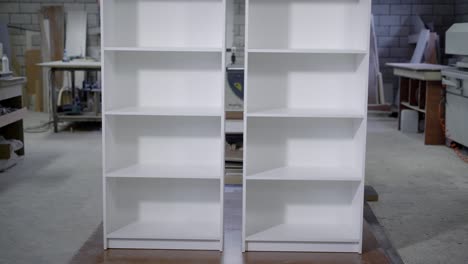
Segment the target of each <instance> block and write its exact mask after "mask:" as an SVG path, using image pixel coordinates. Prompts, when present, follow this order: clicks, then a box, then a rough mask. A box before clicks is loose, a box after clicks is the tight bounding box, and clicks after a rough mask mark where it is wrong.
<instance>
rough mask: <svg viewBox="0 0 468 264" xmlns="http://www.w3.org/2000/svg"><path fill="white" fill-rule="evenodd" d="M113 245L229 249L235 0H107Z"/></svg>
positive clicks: (107, 237) (107, 195)
mask: <svg viewBox="0 0 468 264" xmlns="http://www.w3.org/2000/svg"><path fill="white" fill-rule="evenodd" d="M101 7H102V10H103V12H102V14H103V15H102V18H101V19H102V20H101V25H102V26H103V28H102V36H103V37H102V54H103V112H104V118H103V162H104V164H103V175H104V176H103V186H104V197H103V198H104V247H105V248H153V249H200V250H222V248H223V230H222V228H223V186H224V179H223V175H224V119H225V116H224V110H223V109H224V75H225V67H224V65H225V59H224V58H225V40H224V35H225V8H226V3H225V0H177V1H173V0H134V1H128V0H101Z"/></svg>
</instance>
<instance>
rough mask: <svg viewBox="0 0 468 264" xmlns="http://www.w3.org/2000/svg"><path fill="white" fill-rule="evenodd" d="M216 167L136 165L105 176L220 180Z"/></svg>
mask: <svg viewBox="0 0 468 264" xmlns="http://www.w3.org/2000/svg"><path fill="white" fill-rule="evenodd" d="M220 176H221V170H220V168H218V167H216V166H203V165H188V164H179V165H163V164H136V165H132V166H129V167H125V168H122V169H118V170H114V171H111V172H109V173H107V174H106V177H109V178H168V179H171V178H172V179H220V178H221V177H220Z"/></svg>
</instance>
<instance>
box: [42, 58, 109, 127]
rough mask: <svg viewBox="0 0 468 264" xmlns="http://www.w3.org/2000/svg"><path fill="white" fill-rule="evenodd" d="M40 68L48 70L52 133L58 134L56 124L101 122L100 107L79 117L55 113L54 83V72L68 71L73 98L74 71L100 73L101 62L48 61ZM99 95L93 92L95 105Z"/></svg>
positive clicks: (73, 96)
mask: <svg viewBox="0 0 468 264" xmlns="http://www.w3.org/2000/svg"><path fill="white" fill-rule="evenodd" d="M38 65H39V66H41V67H45V68H49V69H50V82H49V85H50V90H51V93H50V96H51V102H52V103H51V104H52V110H51V111H52V120H53V124H54V132H58V122H61V121H63V122H66V121H68V122H90V121H91V122H92V121H101V110H100V107H98V106H96V107H95V108H94V111H92V112H83V113H82V114H80V115H66V114H59V113H58V112H57V87H56V83H55V74H56V72H59V71H60V72H64V71H68V72H70V75H71V94H72V98H75V94H76V87H75V72H76V71H85V72H90V71H101V62H96V61H83V60H74V61H70V62H63V61H50V62H44V63H40V64H38ZM99 96H100V93H97V92H94V98H95V105H99V103H98V102H99V100H100V98H99Z"/></svg>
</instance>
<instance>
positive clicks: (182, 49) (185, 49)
mask: <svg viewBox="0 0 468 264" xmlns="http://www.w3.org/2000/svg"><path fill="white" fill-rule="evenodd" d="M104 51H160V52H222V51H223V49H222V48H211V47H207V48H203V47H105V48H104Z"/></svg>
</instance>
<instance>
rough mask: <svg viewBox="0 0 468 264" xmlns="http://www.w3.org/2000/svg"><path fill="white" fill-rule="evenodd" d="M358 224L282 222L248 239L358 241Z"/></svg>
mask: <svg viewBox="0 0 468 264" xmlns="http://www.w3.org/2000/svg"><path fill="white" fill-rule="evenodd" d="M357 227H358V226H357V225H352V224H351V223H350V224H336V225H317V224H314V225H304V224H280V225H276V226H273V227H271V228H268V229H266V230H263V231H261V232H258V233H255V234H253V235H250V236H247V238H246V240H247V241H271V242H273V241H277V242H340V243H358V242H359V240H360V235H359V232H358V228H357Z"/></svg>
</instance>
